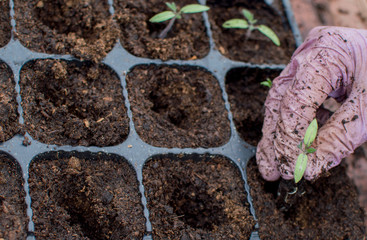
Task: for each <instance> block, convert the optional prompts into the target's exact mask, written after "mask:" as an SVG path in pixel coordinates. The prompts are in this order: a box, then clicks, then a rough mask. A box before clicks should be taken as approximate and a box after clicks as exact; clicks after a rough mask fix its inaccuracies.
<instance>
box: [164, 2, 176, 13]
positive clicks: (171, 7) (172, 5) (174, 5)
mask: <svg viewBox="0 0 367 240" xmlns="http://www.w3.org/2000/svg"><path fill="white" fill-rule="evenodd" d="M166 5H167V7H169V8H170V9H172V11H174V12H176V11H177V6H176V3H174V2H172V3H169V2H166Z"/></svg>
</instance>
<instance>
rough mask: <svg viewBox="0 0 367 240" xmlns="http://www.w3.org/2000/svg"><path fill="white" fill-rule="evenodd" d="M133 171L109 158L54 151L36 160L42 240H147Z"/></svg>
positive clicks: (32, 182)
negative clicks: (143, 239)
mask: <svg viewBox="0 0 367 240" xmlns="http://www.w3.org/2000/svg"><path fill="white" fill-rule="evenodd" d="M138 186H139V185H138V181H137V177H136V173H135V171H134V169H133V167H132V166H131V165H130V164H129V163H127V161H126V160H124V159H123V158H122V157H119V156H117V155H113V154H105V153H90V152H83V153H80V152H49V153H44V154H41V155H38V156H37V157H36V158H35V159H33V160H32V162H31V164H30V170H29V189H30V196H31V199H32V205H31V207H32V210H33V222H34V226H35V232H34V235H35V236H36V238H37V239H93V240H94V239H142V237H143V235H144V231H145V218H144V215H143V205H142V204H141V194H140V192H139V187H138Z"/></svg>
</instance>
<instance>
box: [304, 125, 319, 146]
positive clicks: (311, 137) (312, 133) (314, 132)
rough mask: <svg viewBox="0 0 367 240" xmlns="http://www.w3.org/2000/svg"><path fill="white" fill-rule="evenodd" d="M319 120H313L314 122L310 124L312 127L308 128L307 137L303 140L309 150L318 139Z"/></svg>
mask: <svg viewBox="0 0 367 240" xmlns="http://www.w3.org/2000/svg"><path fill="white" fill-rule="evenodd" d="M317 128H318V126H317V120H316V118H315V119H314V120H312V122H311V123H310V125H309V126H308V128H307V130H306V133H305V137H304V139H303V142H304V143H305V145H306V148H309V147H310V146H311V144H312V143H313V141H314V140H315V138H316V135H317Z"/></svg>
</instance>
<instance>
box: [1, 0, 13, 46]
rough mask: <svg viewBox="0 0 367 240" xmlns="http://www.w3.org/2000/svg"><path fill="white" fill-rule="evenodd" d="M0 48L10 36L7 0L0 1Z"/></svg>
mask: <svg viewBox="0 0 367 240" xmlns="http://www.w3.org/2000/svg"><path fill="white" fill-rule="evenodd" d="M0 12H1V16H0V48H1V47H4V46H5V45H6V44H7V43H8V42H9V41H10V37H11V25H10V11H9V1H5V0H4V1H0Z"/></svg>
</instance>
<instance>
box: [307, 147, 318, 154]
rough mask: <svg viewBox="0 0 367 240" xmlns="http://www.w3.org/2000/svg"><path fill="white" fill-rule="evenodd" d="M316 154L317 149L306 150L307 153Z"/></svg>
mask: <svg viewBox="0 0 367 240" xmlns="http://www.w3.org/2000/svg"><path fill="white" fill-rule="evenodd" d="M314 152H316V149H315V148H307V149H306V153H314Z"/></svg>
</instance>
